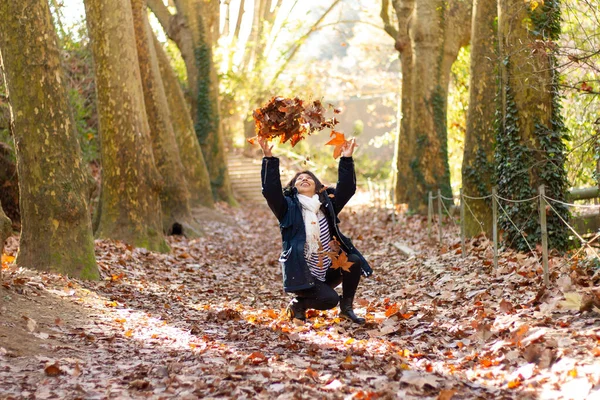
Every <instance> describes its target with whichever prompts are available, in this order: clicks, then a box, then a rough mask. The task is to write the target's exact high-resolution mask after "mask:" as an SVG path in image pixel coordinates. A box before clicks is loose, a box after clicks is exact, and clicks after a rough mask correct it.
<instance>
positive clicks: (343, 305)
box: [340, 296, 365, 325]
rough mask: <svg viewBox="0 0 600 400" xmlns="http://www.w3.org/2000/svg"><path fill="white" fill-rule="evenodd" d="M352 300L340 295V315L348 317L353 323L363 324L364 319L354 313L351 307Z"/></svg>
mask: <svg viewBox="0 0 600 400" xmlns="http://www.w3.org/2000/svg"><path fill="white" fill-rule="evenodd" d="M353 301H354V299H353V298H348V299H346V298H343V297H341V296H340V317H342V318H345V319H348V320H350V321H352V322H354V323H355V324H359V325H363V324H364V323H365V319H364V318H360V317H358V316H357V315H356V314H354V309H353V308H352V302H353Z"/></svg>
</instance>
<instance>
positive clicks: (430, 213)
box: [427, 192, 433, 240]
mask: <svg viewBox="0 0 600 400" xmlns="http://www.w3.org/2000/svg"><path fill="white" fill-rule="evenodd" d="M432 219H433V193H431V192H429V199H428V200H427V237H428V238H429V240H431V222H432V221H431V220H432Z"/></svg>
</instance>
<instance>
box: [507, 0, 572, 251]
mask: <svg viewBox="0 0 600 400" xmlns="http://www.w3.org/2000/svg"><path fill="white" fill-rule="evenodd" d="M559 34H560V7H559V1H558V0H546V1H544V2H537V1H525V2H523V1H521V0H499V2H498V39H499V52H500V57H501V63H500V64H499V65H500V70H501V75H500V76H501V81H500V85H501V107H500V114H501V119H500V121H499V131H498V136H497V139H496V171H497V177H498V191H499V194H500V196H502V197H504V198H511V199H517V200H519V199H526V198H529V197H534V196H535V195H536V194H537V188H538V186H539V185H541V184H544V185H545V186H546V195H547V196H549V197H551V198H554V199H557V200H564V199H565V197H566V190H567V179H566V172H565V169H564V162H565V145H564V142H563V140H564V138H565V128H564V125H563V122H562V118H561V115H560V103H559V99H558V91H557V85H558V76H557V73H556V65H555V57H554V54H553V51H554V50H553V49H554V47H555V46H554V41H555V40H556V39H557V38H558V35H559ZM537 206H538V204H537V202H522V203H516V204H514V205H511V207H507V213H508V215H507V216H506V217H504V218H502V220H501V223H502V225H503V228H504V231H505V237H506V239H507V241H508V243H511V244H512V246H513V247H516V248H518V249H521V250H527V249H528V247H529V246H528V245H527V243H526V241H525V239H524V238H523V235H521V232H520V231H519V230H517V229H516V228H515V225H516V227H519V228H520V229H522V230H524V231H525V235H524V236H526V237H527V240H528V241H529V242H530V243H531V242H535V240H537V239H539V230H538V224H537V223H536V221H535V218H530V216H531V215H532V214H533V215H535V213H536V212H537V211H538V207H537ZM553 207H554V208H555V209H557V211H559V212H560V213H561V214H562V217H563V218H564V219H566V218H567V214H568V211H567V209H566V207H563V206H561V205H559V204H553ZM502 215H503V214H502ZM548 232H549V244H550V245H551V246H552V247H555V248H559V249H560V248H565V247H566V245H567V232H566V229H565V228H564V227H563V226H562V222H561V221H560V220H559V218H558V217H557V216H556V215H555V214H554V213H553V212H550V213H548Z"/></svg>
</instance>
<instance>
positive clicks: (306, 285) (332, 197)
mask: <svg viewBox="0 0 600 400" xmlns="http://www.w3.org/2000/svg"><path fill="white" fill-rule="evenodd" d="M258 143H259V144H260V147H261V148H262V151H263V155H264V158H263V162H262V171H261V177H262V193H263V196H265V199H266V200H267V203H268V204H269V207H270V208H271V210H272V211H273V213H274V214H275V216H276V217H277V219H278V220H279V228H280V230H281V237H282V240H283V251H282V253H281V256H280V257H279V262H280V263H281V265H282V270H283V287H284V290H285V291H286V292H289V293H294V294H295V295H296V298H294V299H293V300H292V301H291V303H290V305H289V306H288V308H287V313H288V316H289V317H290V319H293V318H297V319H299V320H302V321H304V320H306V310H307V309H308V308H312V309H316V310H328V309H331V308H333V307H335V306H336V305H337V304H338V302H339V304H340V316H341V317H343V318H346V319H349V320H350V321H352V322H354V323H357V324H364V323H365V320H364V318H359V317H357V316H356V314H355V313H354V310H353V306H352V303H353V300H354V295H355V293H356V288H357V287H358V282H359V281H360V275H361V273H362V274H363V275H365V276H370V275H371V274H372V273H373V271H372V270H371V267H370V266H369V264H368V263H367V261H366V260H365V259H364V257H363V256H362V254H360V253H359V252H358V250H356V248H354V246H353V245H352V242H351V241H350V240H349V239H348V238H346V237H345V236H344V235H342V234H341V233H340V231H339V228H338V223H339V219H338V217H337V216H338V214H339V213H340V211H341V210H342V208H343V207H344V206H345V205H346V203H347V202H348V200H350V198H351V197H352V195H353V194H354V192H355V191H356V175H355V173H354V161H353V160H352V154H353V152H354V148H355V147H356V142H355V140H354V139H352V140H350V141H348V142H346V144H345V145H344V147H343V149H342V157H341V158H340V163H339V167H338V183H337V187H336V188H335V189H332V188H325V187H324V186H323V184H321V182H320V181H319V179H318V178H317V177H316V176H315V175H314V174H313V173H312V172H310V171H303V172H299V173H297V174H296V175H295V176H294V177H293V178H292V180H291V181H290V182H289V183H288V185H287V186H286V187H285V189H282V187H281V179H280V176H279V159H278V158H276V157H273V154H272V149H273V146H270V147H269V145H268V144H267V142H266V140H264V139H263V138H259V139H258ZM340 251H343V252H344V253H345V254H346V255H347V257H348V261H349V263H348V265H349V264H350V263H351V264H352V265H351V266H350V267H349V268H347V267H346V270H344V269H343V268H339V267H338V268H333V266H332V257H333V258H335V257H336V255H337V254H339V252H340ZM340 283H341V284H342V296H338V294H337V292H336V291H335V290H334V288H335V287H336V286H338V285H339V284H340Z"/></svg>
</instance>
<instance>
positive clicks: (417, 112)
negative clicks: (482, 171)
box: [409, 0, 471, 212]
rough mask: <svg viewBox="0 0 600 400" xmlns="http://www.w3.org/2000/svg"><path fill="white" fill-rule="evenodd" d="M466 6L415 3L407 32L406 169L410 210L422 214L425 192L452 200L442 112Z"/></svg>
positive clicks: (466, 20)
mask: <svg viewBox="0 0 600 400" xmlns="http://www.w3.org/2000/svg"><path fill="white" fill-rule="evenodd" d="M470 6H471V4H470V3H467V2H463V1H460V0H454V1H449V2H446V1H443V0H436V1H430V0H427V1H426V0H418V1H417V2H416V4H415V12H414V22H413V24H412V27H411V40H412V46H413V51H414V54H413V62H412V67H413V72H412V85H411V89H412V96H413V109H412V118H413V120H414V121H418V123H415V124H414V125H412V127H413V130H414V133H413V135H414V136H413V137H414V140H415V142H414V148H413V152H412V154H411V155H410V156H411V160H410V162H409V167H410V169H411V172H412V180H409V182H411V183H412V184H413V186H412V187H411V190H410V191H409V207H410V208H411V209H413V210H418V211H421V212H423V211H425V210H426V204H427V195H428V192H429V191H434V192H435V191H437V189H441V190H442V195H444V196H447V197H449V196H452V189H451V187H450V168H449V164H448V138H447V122H446V111H447V101H448V84H449V81H450V69H451V68H452V63H453V62H454V60H456V57H457V55H458V51H459V50H460V48H461V47H462V46H464V45H466V44H467V43H468V41H469V36H470V22H471V7H470Z"/></svg>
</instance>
